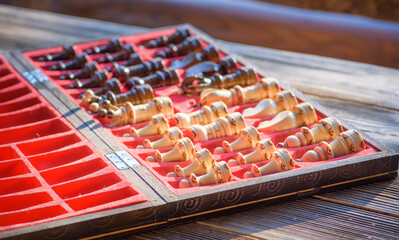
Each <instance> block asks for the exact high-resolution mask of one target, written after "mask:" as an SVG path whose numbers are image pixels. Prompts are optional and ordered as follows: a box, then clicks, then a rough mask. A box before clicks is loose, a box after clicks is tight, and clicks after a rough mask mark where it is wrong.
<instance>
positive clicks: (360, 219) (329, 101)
mask: <svg viewBox="0 0 399 240" xmlns="http://www.w3.org/2000/svg"><path fill="white" fill-rule="evenodd" d="M27 12H30V11H27ZM19 17H21V18H23V15H22V16H19ZM62 19H64V22H68V21H66V20H65V19H68V18H67V17H62ZM36 21H38V22H40V21H43V22H42V25H51V21H50V22H49V21H48V20H46V17H43V19H40V18H39V19H36ZM81 21H82V22H81V23H80V24H77V26H76V31H77V33H78V32H79V31H80V28H79V26H82V25H85V24H84V23H85V22H86V21H87V22H90V21H89V20H81ZM37 24H38V25H40V24H39V23H37ZM98 24H99V25H101V26H102V24H101V23H98ZM1 25H3V26H4V25H5V22H4V21H2V22H0V26H1ZM19 25H22V26H21V27H19ZM23 25H24V21H22V20H21V22H20V23H19V24H15V25H13V26H14V27H15V28H14V30H15V31H20V30H21V31H23V30H25V29H27V27H23ZM59 25H61V26H62V21H59ZM88 25H90V24H88ZM97 27H99V26H97ZM121 27H122V28H125V30H123V31H130V30H131V29H132V28H131V27H129V26H121ZM60 29H62V27H60ZM43 31H48V34H50V32H51V31H52V29H49V30H43ZM60 32H61V33H59V35H60V36H62V31H60ZM65 34H66V35H67V34H70V33H65ZM11 35H12V34H11ZM76 36H78V35H76ZM93 37H95V36H93ZM104 37H105V36H104ZM16 38H18V37H16ZM56 39H57V40H58V41H59V42H58V43H54V44H57V45H59V44H61V42H62V37H59V38H56ZM84 40H87V39H83V38H82V39H81V40H79V41H84ZM2 41H4V42H9V43H12V42H13V41H12V38H11V37H10V36H5V37H4V38H3V36H0V42H2ZM20 41H27V42H28V41H29V37H27V39H26V40H23V39H22V40H20ZM30 44H32V43H30ZM41 44H42V43H41V42H36V43H33V45H34V46H33V47H42V45H41ZM224 45H225V46H227V47H228V48H230V50H231V51H232V52H235V53H243V52H244V53H245V52H247V49H248V48H250V47H247V46H243V45H232V44H230V47H229V45H228V43H225V44H224ZM16 46H17V47H18V46H19V47H22V48H26V46H27V45H23V46H20V45H18V44H17V45H16ZM258 50H261V49H260V48H259V49H258ZM265 51H269V49H266V50H265ZM251 54H252V53H251ZM251 54H248V55H250V56H245V57H246V58H248V59H252V60H253V61H254V62H255V63H256V62H261V61H262V62H264V64H265V65H264V66H265V67H266V65H267V66H268V67H270V69H275V68H277V67H276V66H277V65H278V66H280V67H281V68H277V70H276V72H277V73H278V72H279V74H280V75H279V76H278V77H279V79H281V80H282V81H284V77H285V76H286V75H287V76H290V75H291V74H292V72H294V73H295V71H299V72H305V71H306V69H310V70H312V71H315V72H314V73H313V74H311V75H309V76H308V77H309V78H310V79H313V80H314V81H317V74H316V73H317V70H319V69H321V71H322V72H323V73H324V74H325V76H328V72H332V73H335V72H338V74H340V76H341V75H342V76H343V77H354V78H355V79H357V80H359V79H363V77H364V76H367V75H370V79H372V78H373V77H372V76H376V77H377V78H378V77H379V76H388V78H389V79H390V80H392V84H394V83H395V82H394V81H395V79H397V78H392V76H394V75H395V74H396V71H394V70H391V69H385V68H379V67H375V66H370V65H362V64H357V63H346V62H344V63H343V62H341V61H338V60H332V59H325V58H319V57H314V56H307V55H303V54H294V53H289V52H281V51H275V50H270V51H269V54H265V55H262V54H261V55H255V56H253V54H252V56H251ZM243 55H244V54H243ZM309 58H311V59H312V61H306V60H307V59H309ZM273 59H274V60H273ZM275 59H277V60H275ZM284 59H287V63H285V62H284ZM302 62H303V63H302ZM327 63H328V64H327ZM262 64H263V63H262ZM269 64H270V65H269ZM301 64H303V65H301ZM318 64H319V65H318ZM344 66H349V67H350V69H352V70H353V72H352V71H350V70H348V71H347V72H345V71H343V70H342V69H344ZM301 68H302V70H301ZM283 69H285V70H283ZM314 69H316V70H314ZM334 69H338V70H334ZM370 69H371V70H370ZM264 70H266V71H267V69H264ZM367 71H369V72H367ZM284 73H285V74H284ZM303 78H305V77H303ZM290 79H292V82H293V81H294V80H293V79H294V78H293V77H291V78H290ZM359 81H360V80H359ZM367 81H368V82H369V81H371V80H367ZM326 82H327V83H328V81H327V80H326ZM387 82H389V81H387ZM387 82H386V83H387ZM289 83H290V84H291V82H289ZM333 83H334V82H333ZM323 84H324V83H322V84H318V85H317V86H321V87H323ZM384 84H385V83H384ZM306 85H307V83H306V81H304V82H303V83H299V84H298V86H299V88H304V89H305V88H306ZM329 86H330V87H329V88H334V87H337V88H338V89H341V90H338V91H344V90H346V89H345V88H344V89H343V88H340V86H339V84H337V83H336V84H335V85H334V84H332V85H329ZM392 86H393V85H392ZM315 87H316V85H315ZM394 87H395V86H393V87H392V88H391V85H389V86H388V88H387V89H395V88H394ZM347 88H349V89H350V91H353V92H354V93H356V89H355V88H354V87H353V86H352V85H348V86H347ZM324 91H325V89H322V90H320V92H321V93H322V94H314V93H312V95H311V97H312V98H314V99H315V100H317V101H319V102H320V103H321V104H322V105H325V106H327V107H332V108H333V112H335V113H336V114H337V115H339V116H341V117H342V118H344V119H345V118H347V117H348V119H349V120H350V122H352V123H353V124H354V125H356V126H357V127H359V128H360V129H362V130H366V132H368V133H369V134H370V135H371V136H372V137H375V138H377V139H378V140H381V141H382V142H383V143H387V144H388V145H389V146H391V147H393V148H395V149H397V148H398V146H399V139H398V138H396V137H395V136H396V135H395V133H396V132H395V129H397V124H395V123H396V121H397V120H396V119H397V118H395V115H396V116H397V109H396V108H395V105H394V104H393V101H391V102H390V101H387V99H385V97H386V98H389V96H392V95H393V96H395V94H392V92H395V91H396V90H392V91H387V93H388V96H385V95H384V94H380V95H378V96H379V97H382V98H383V99H384V101H383V102H382V103H380V102H378V103H377V104H370V103H368V102H367V101H360V100H359V96H358V95H356V94H354V95H355V96H354V97H353V98H351V95H350V94H347V95H346V96H345V97H344V98H334V96H331V97H326V95H325V93H324ZM369 91H370V92H372V93H374V92H373V87H372V86H371V87H370V89H369ZM315 92H316V93H318V91H317V90H315ZM327 93H328V91H327ZM330 94H331V93H330ZM389 94H391V95H389ZM331 95H333V94H331ZM327 96H328V94H327ZM363 96H367V95H363ZM373 97H374V96H369V98H373ZM369 102H370V101H369ZM387 102H388V103H389V104H393V107H391V105H387V104H386V103H387ZM330 105H331V106H330ZM342 106H346V108H343V107H342ZM363 108H364V109H366V111H364V112H362V109H363ZM373 111H376V112H377V113H378V114H371V113H372V112H373ZM362 114H363V115H362ZM357 115H358V116H360V117H359V118H361V121H360V120H356V116H357ZM77 116H78V115H77ZM393 119H394V123H393V124H392V126H391V125H389V123H392V121H393ZM80 120H81V121H82V119H80ZM357 121H359V122H360V124H361V126H358V125H357ZM369 122H370V123H369ZM380 128H382V130H380ZM390 129H392V130H393V131H392V132H390ZM389 132H390V134H387V133H389ZM131 173H133V172H130V173H129V174H131ZM134 174H135V173H134ZM384 184H385V183H384ZM384 184H382V185H379V183H375V185H374V186H376V188H382V189H388V190H387V191H389V192H390V193H391V195H393V197H394V198H393V199H394V200H395V199H396V198H395V196H397V195H395V192H394V191H393V190H392V189H391V188H388V187H387V186H386V185H384ZM395 186H397V185H393V187H392V188H397V187H395ZM216 190H218V189H216ZM216 190H214V191H216ZM158 191H160V190H159V189H158V190H157V192H158ZM345 191H347V192H349V195H350V193H351V192H352V191H355V192H356V194H360V193H359V192H362V190H361V189H360V188H359V189H356V188H355V189H354V190H345ZM365 191H376V190H373V189H371V190H363V192H362V193H365V194H369V195H370V193H368V192H365ZM311 193H312V191H310V192H309V193H308V194H311ZM163 194H166V193H163ZM373 194H374V195H376V196H377V195H378V192H373ZM306 195H307V194H300V195H298V196H306ZM322 196H323V197H325V195H322ZM381 197H383V198H384V203H385V202H388V203H389V202H390V201H385V200H386V198H389V199H391V198H392V197H387V196H384V195H381ZM331 199H332V198H331ZM345 200H346V201H347V202H349V200H347V199H345ZM314 201H316V203H317V204H316V206H318V207H314V208H307V207H308V206H311V207H312V206H313V205H315V204H314ZM298 202H299V203H298ZM286 204H289V203H286ZM292 204H293V206H292V207H290V208H289V209H290V211H288V212H286V211H285V210H284V209H285V208H286V207H284V206H285V205H284V204H281V205H276V206H277V207H276V206H271V207H264V209H265V211H264V212H263V214H259V215H258V218H257V219H256V223H262V224H257V225H256V228H255V229H252V230H251V231H244V230H245V229H247V228H250V227H252V226H253V225H250V223H249V221H247V220H248V219H251V216H252V215H251V214H250V213H249V212H248V211H246V212H240V213H238V214H236V215H234V216H237V217H236V218H235V219H236V220H233V218H232V217H231V215H229V216H225V217H220V218H221V219H222V220H220V221H221V222H224V223H230V222H233V221H236V224H237V223H240V224H241V228H238V227H232V228H231V231H230V232H229V231H228V229H229V226H226V225H224V226H223V225H222V224H219V223H216V224H215V223H212V222H208V220H206V221H201V222H199V223H197V224H192V225H189V226H188V227H187V228H185V227H181V228H180V226H177V227H174V228H168V229H164V232H163V233H159V234H160V235H159V236H162V237H160V238H167V237H168V235H169V234H170V236H174V237H175V239H179V236H180V235H178V234H180V231H183V233H184V234H182V235H181V237H180V238H187V236H190V235H189V234H190V232H191V231H193V232H195V233H193V234H195V235H193V237H194V236H197V237H198V238H201V239H203V238H205V237H209V238H210V239H215V236H219V234H227V235H220V236H231V237H230V238H232V237H239V236H241V235H244V236H246V235H245V234H251V235H252V234H253V233H255V232H256V233H262V234H263V232H264V231H265V232H266V233H265V236H268V233H267V232H268V231H270V232H271V233H270V236H271V237H267V238H272V237H273V236H275V238H279V237H282V236H290V237H293V236H297V235H298V233H303V234H308V235H305V236H309V237H312V238H318V237H320V236H321V235H322V236H330V237H331V238H338V237H339V236H342V238H343V237H347V238H354V237H357V236H359V234H360V235H361V236H363V237H366V235H370V236H374V237H381V238H390V236H394V235H395V234H397V228H393V226H397V219H396V218H393V217H392V216H385V215H383V214H378V213H369V211H366V210H362V209H356V208H352V207H350V206H347V205H345V204H337V203H332V202H328V201H324V200H323V201H322V200H318V199H309V198H308V199H305V200H302V201H295V202H293V203H292ZM278 206H283V207H280V208H279V207H278ZM387 206H388V207H390V211H392V209H394V210H395V208H392V206H391V205H387ZM372 207H374V205H373V206H372ZM262 209H263V208H262ZM340 209H345V211H344V213H345V214H344V213H342V212H341V210H340ZM255 210H258V209H255ZM255 210H252V211H255ZM118 211H124V210H118ZM320 211H322V212H323V213H325V215H323V216H326V218H324V219H327V220H325V222H323V218H320V219H322V220H320V219H313V216H314V215H316V214H319V212H320ZM395 211H396V210H395ZM120 213H121V214H122V215H123V213H122V212H120ZM293 213H295V216H298V219H299V220H298V221H299V223H301V224H302V225H298V226H297V225H295V223H294V225H293V226H292V227H291V225H290V223H292V221H290V220H289V219H290V217H291V215H292V214H293ZM299 213H300V214H304V215H303V216H302V215H300V214H299ZM102 214H107V213H100V214H93V215H90V216H81V217H80V218H81V219H82V221H83V222H84V221H85V220H87V219H90V217H98V215H102ZM352 215H354V216H356V218H354V217H353V216H352ZM271 216H275V217H274V219H275V220H274V222H270V223H269V224H263V223H267V222H268V220H269V219H270V218H271ZM243 219H244V220H245V221H243ZM353 219H355V220H356V221H351V220H353ZM379 219H381V221H380V220H379ZM211 220H212V219H210V220H209V221H211ZM64 222H66V221H64ZM281 222H282V223H283V225H281ZM308 222H309V225H306V223H308ZM342 222H343V223H342ZM370 222H371V223H374V224H376V225H375V226H373V225H372V226H369V225H367V226H368V227H367V228H363V227H362V226H361V223H370ZM114 224H115V223H114ZM331 225H332V226H334V228H333V231H334V232H330V231H329V228H327V227H331ZM182 226H186V225H182ZM199 226H202V227H204V226H205V227H206V228H207V229H208V230H209V231H212V233H214V235H212V234H210V233H209V231H208V230H204V229H203V228H201V227H199ZM221 227H223V229H222V228H221ZM120 228H123V226H119V228H118V227H115V228H114V229H120ZM73 229H74V231H76V233H77V232H78V231H79V225H74V227H73ZM179 229H183V230H179ZM184 229H186V230H184ZM196 229H199V230H198V231H195V230H196ZM298 229H299V230H298ZM301 229H302V232H300V230H301ZM303 229H304V230H303ZM319 229H320V232H318V231H319ZM347 229H353V232H354V233H352V234H351V233H348V230H347ZM379 229H380V230H379ZM131 230H133V229H131ZM175 230H176V231H175ZM110 231H112V230H111V229H110ZM160 231H163V230H160ZM220 231H221V232H222V233H221V232H220ZM304 231H305V232H304ZM381 231H382V232H381ZM226 232H227V233H226ZM359 232H361V233H359ZM152 233H154V234H153V235H152ZM93 234H94V232H93ZM143 234H144V235H143V236H141V235H137V236H138V237H139V238H140V237H141V238H149V237H153V238H155V237H157V236H158V235H156V234H157V232H156V231H155V232H153V231H148V232H146V233H143ZM234 234H236V235H234ZM240 234H241V235H240ZM262 234H256V235H254V236H263V235H262ZM273 234H274V235H273ZM290 234H291V235H290ZM340 234H341V235H340ZM244 236H241V237H244ZM212 237H213V238H212ZM247 237H248V236H247ZM304 238H305V237H304Z"/></svg>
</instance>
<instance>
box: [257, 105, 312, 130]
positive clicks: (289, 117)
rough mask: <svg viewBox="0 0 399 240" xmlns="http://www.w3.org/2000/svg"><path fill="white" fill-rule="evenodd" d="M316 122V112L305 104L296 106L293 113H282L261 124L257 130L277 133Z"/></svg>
mask: <svg viewBox="0 0 399 240" xmlns="http://www.w3.org/2000/svg"><path fill="white" fill-rule="evenodd" d="M316 122H317V115H316V111H315V110H314V108H313V106H312V105H310V104H309V103H307V102H304V103H300V104H298V105H296V106H295V107H294V109H293V111H292V112H291V111H284V112H281V113H279V114H277V115H276V116H275V117H274V118H273V119H272V120H270V121H264V122H261V123H260V124H259V125H258V127H257V128H258V130H260V131H263V132H278V131H284V130H288V129H293V128H297V127H302V126H308V125H312V124H314V123H316Z"/></svg>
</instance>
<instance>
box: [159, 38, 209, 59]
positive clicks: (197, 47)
mask: <svg viewBox="0 0 399 240" xmlns="http://www.w3.org/2000/svg"><path fill="white" fill-rule="evenodd" d="M201 50H202V46H201V40H200V39H199V37H188V38H186V40H184V41H183V42H181V43H179V44H177V45H174V44H170V45H169V46H168V47H167V48H166V49H164V50H161V51H158V52H157V53H155V54H154V57H161V58H173V57H179V56H185V55H187V54H188V53H190V52H201Z"/></svg>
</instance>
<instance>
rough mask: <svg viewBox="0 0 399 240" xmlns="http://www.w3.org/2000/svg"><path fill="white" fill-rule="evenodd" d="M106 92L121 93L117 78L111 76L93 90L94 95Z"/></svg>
mask: <svg viewBox="0 0 399 240" xmlns="http://www.w3.org/2000/svg"><path fill="white" fill-rule="evenodd" d="M106 92H113V93H114V94H121V93H122V89H121V83H120V82H119V80H118V79H116V78H112V79H110V80H107V81H105V83H104V85H103V87H102V88H101V89H98V90H97V91H95V92H94V94H95V95H97V96H98V95H104V94H105V93H106Z"/></svg>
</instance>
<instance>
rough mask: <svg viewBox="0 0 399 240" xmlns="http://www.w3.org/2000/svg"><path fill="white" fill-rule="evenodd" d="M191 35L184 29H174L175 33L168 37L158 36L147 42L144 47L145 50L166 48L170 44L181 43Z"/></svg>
mask: <svg viewBox="0 0 399 240" xmlns="http://www.w3.org/2000/svg"><path fill="white" fill-rule="evenodd" d="M190 36H191V33H190V31H189V30H188V29H187V28H186V27H182V28H178V29H176V32H174V33H173V34H171V35H169V36H160V37H158V38H156V39H152V40H150V41H148V42H147V43H146V44H145V45H144V47H145V48H158V47H164V46H167V45H168V44H170V43H173V44H177V43H181V42H182V41H184V39H186V38H187V37H190Z"/></svg>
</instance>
